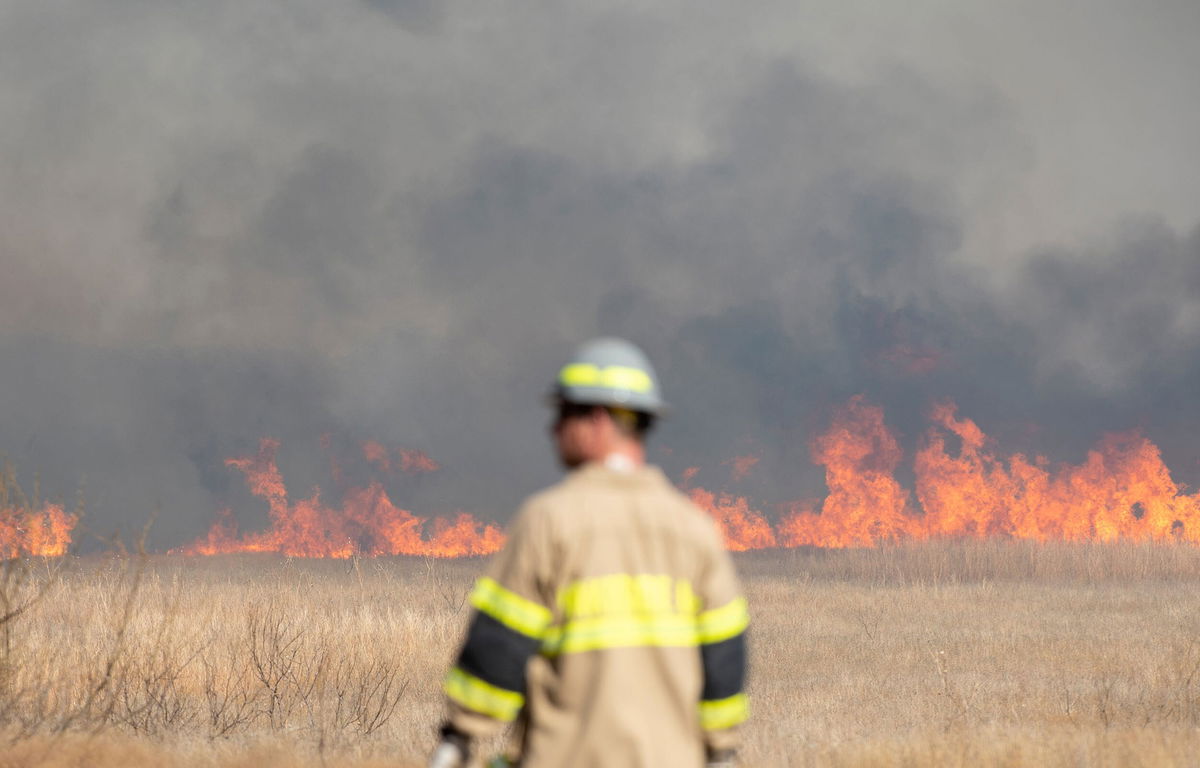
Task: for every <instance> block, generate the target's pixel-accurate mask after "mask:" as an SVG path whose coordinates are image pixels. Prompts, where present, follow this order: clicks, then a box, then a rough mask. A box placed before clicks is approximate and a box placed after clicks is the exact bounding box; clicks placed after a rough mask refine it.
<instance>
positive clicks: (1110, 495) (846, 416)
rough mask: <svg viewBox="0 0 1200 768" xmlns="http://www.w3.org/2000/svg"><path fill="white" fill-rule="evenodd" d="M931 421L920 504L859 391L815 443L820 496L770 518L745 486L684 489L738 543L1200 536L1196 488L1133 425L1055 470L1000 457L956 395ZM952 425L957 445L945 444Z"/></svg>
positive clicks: (879, 417)
mask: <svg viewBox="0 0 1200 768" xmlns="http://www.w3.org/2000/svg"><path fill="white" fill-rule="evenodd" d="M930 421H931V425H930V427H929V428H928V430H927V431H926V432H925V434H924V435H923V436H922V439H921V441H920V447H919V449H918V451H917V454H916V456H915V458H914V461H913V470H914V474H915V476H916V494H915V495H916V504H915V505H914V504H913V494H911V493H910V492H909V491H907V490H906V489H904V488H903V487H902V486H901V485H900V483H899V482H898V481H897V480H896V479H895V476H894V473H895V470H896V468H897V467H898V466H899V465H900V462H901V459H902V456H901V450H900V447H899V443H898V442H897V440H896V437H895V435H894V434H893V433H892V432H891V430H889V429H888V427H887V425H886V424H885V422H884V418H883V409H882V408H880V407H878V406H875V405H871V404H869V403H867V402H866V401H865V399H864V398H862V397H861V396H858V397H854V398H851V400H850V401H849V402H848V403H846V405H845V406H843V407H842V408H840V409H839V410H838V411H837V413H835V415H834V418H833V422H832V424H831V425H830V427H829V429H828V430H827V431H826V432H825V433H824V434H822V435H820V436H818V437H817V438H816V439H815V440H813V442H812V445H811V449H812V454H813V461H814V462H815V463H817V464H818V465H821V466H824V467H825V481H826V485H827V486H828V487H829V495H828V496H826V498H825V499H824V501H821V502H818V501H811V500H806V501H799V502H792V503H790V504H787V505H784V506H785V509H784V512H783V514H782V515H780V517H779V520H778V522H777V523H776V524H775V525H773V526H772V525H771V524H770V522H769V521H768V520H767V518H766V517H765V516H763V515H762V513H760V512H758V511H757V510H754V509H752V508H751V505H750V503H749V501H748V500H747V499H745V498H743V497H731V496H729V495H727V494H713V493H710V492H708V491H706V490H704V489H703V488H692V489H690V490H689V494H690V496H691V498H692V499H693V501H695V502H696V503H697V504H699V505H700V506H701V507H702V508H704V509H706V510H707V511H708V512H709V514H711V515H712V516H713V518H714V519H715V520H716V521H717V524H718V525H719V526H720V528H721V531H722V533H723V535H724V536H725V539H726V542H727V545H728V546H729V548H730V549H733V550H739V551H740V550H747V549H760V548H763V547H771V546H784V547H795V546H805V545H808V546H818V547H831V548H837V547H863V546H868V547H869V546H875V545H878V544H881V543H885V542H890V541H901V540H909V541H914V540H916V541H919V540H925V539H932V538H939V537H973V538H983V537H988V536H998V537H1006V538H1015V539H1031V540H1035V541H1048V540H1066V541H1084V540H1087V541H1113V540H1116V539H1128V540H1132V541H1168V540H1181V541H1188V542H1193V543H1200V493H1197V494H1193V495H1187V494H1186V493H1185V492H1184V490H1183V489H1182V488H1180V487H1179V486H1178V485H1177V484H1176V483H1175V482H1174V481H1173V480H1171V476H1170V472H1169V470H1168V469H1167V467H1166V465H1165V464H1164V463H1163V461H1162V456H1161V455H1160V453H1159V450H1158V447H1157V446H1155V445H1154V443H1152V442H1151V441H1150V440H1148V439H1147V438H1145V437H1144V436H1142V435H1141V434H1139V433H1137V432H1128V433H1121V434H1114V435H1109V436H1107V437H1105V438H1104V439H1103V440H1102V441H1101V442H1100V444H1099V445H1098V446H1097V447H1096V448H1094V449H1093V450H1091V451H1089V453H1088V455H1087V458H1086V459H1085V461H1084V462H1083V463H1082V464H1080V465H1078V466H1070V465H1066V466H1062V467H1059V468H1057V469H1054V470H1051V469H1047V464H1048V462H1047V461H1046V459H1045V458H1043V457H1035V458H1034V459H1033V460H1032V461H1031V460H1029V459H1028V458H1026V457H1025V456H1024V455H1022V454H1014V455H1012V456H1010V457H1008V458H1007V459H1002V458H999V457H997V456H996V455H995V454H994V453H993V452H991V451H990V450H989V449H988V447H987V444H988V440H987V436H986V435H985V434H984V433H983V431H982V430H981V429H980V428H979V426H978V425H976V424H975V423H974V422H973V421H971V420H970V419H960V418H958V417H957V409H956V407H955V405H954V404H953V403H950V402H943V403H939V404H938V405H936V406H934V408H933V409H932V411H931V414H930ZM952 435H953V436H954V437H955V438H957V441H958V449H957V451H956V452H955V451H951V450H950V449H949V448H948V447H947V442H948V439H949V438H950V436H952ZM689 479H690V476H689Z"/></svg>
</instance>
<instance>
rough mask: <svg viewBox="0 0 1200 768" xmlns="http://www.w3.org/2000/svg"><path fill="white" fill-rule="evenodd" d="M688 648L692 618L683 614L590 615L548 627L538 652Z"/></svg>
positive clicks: (693, 643) (693, 641)
mask: <svg viewBox="0 0 1200 768" xmlns="http://www.w3.org/2000/svg"><path fill="white" fill-rule="evenodd" d="M646 646H654V647H659V648H689V647H695V646H696V619H695V617H693V616H688V615H684V614H658V615H653V616H620V615H618V616H592V617H589V618H586V619H574V620H572V621H569V622H567V624H565V625H563V626H558V627H551V628H550V629H548V630H547V631H546V638H545V640H543V641H542V653H543V654H544V655H546V656H557V655H559V654H564V653H582V652H584V651H600V650H605V649H608V648H634V647H646Z"/></svg>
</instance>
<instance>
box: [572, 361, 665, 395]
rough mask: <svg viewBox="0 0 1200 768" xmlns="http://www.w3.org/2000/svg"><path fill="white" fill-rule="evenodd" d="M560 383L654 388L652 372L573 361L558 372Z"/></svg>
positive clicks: (644, 390) (622, 387)
mask: <svg viewBox="0 0 1200 768" xmlns="http://www.w3.org/2000/svg"><path fill="white" fill-rule="evenodd" d="M558 383H559V384H561V385H562V386H564V387H605V388H608V389H627V390H629V391H630V392H642V393H646V392H651V391H653V390H654V380H653V379H651V378H650V374H648V373H646V372H645V371H643V370H641V369H639V368H630V367H628V366H624V365H610V366H607V367H604V368H599V367H597V366H595V365H592V364H591V363H571V364H570V365H567V366H565V367H563V369H562V370H561V371H559V372H558Z"/></svg>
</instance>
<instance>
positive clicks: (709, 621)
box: [696, 597, 750, 645]
mask: <svg viewBox="0 0 1200 768" xmlns="http://www.w3.org/2000/svg"><path fill="white" fill-rule="evenodd" d="M697 624H698V626H697V629H696V631H697V634H698V635H699V637H698V639H699V641H700V643H701V644H703V645H708V644H709V643H719V642H721V641H722V640H728V639H729V638H731V637H733V636H735V635H738V634H741V633H742V632H745V631H746V627H748V626H749V625H750V613H749V610H748V609H747V608H746V598H744V597H739V598H737V599H735V600H731V601H729V602H728V603H726V604H725V605H723V606H721V607H720V608H716V609H714V610H711V611H705V612H704V613H702V614H700V618H699V620H698V622H697Z"/></svg>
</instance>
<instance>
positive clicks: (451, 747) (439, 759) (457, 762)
mask: <svg viewBox="0 0 1200 768" xmlns="http://www.w3.org/2000/svg"><path fill="white" fill-rule="evenodd" d="M441 735H442V738H441V741H439V742H438V745H437V747H435V748H434V750H433V754H432V755H430V756H429V768H464V766H466V764H467V760H469V759H470V757H471V739H470V737H468V736H467V735H466V734H465V733H460V732H458V731H456V730H454V728H453V727H451V726H450V725H449V724H446V725H443V726H442V730H441Z"/></svg>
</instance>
